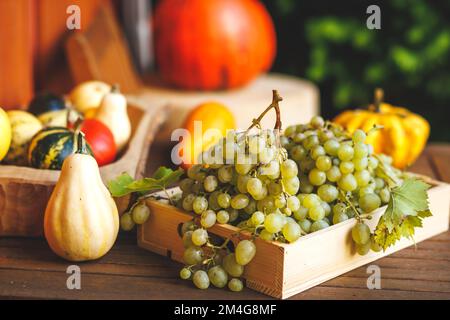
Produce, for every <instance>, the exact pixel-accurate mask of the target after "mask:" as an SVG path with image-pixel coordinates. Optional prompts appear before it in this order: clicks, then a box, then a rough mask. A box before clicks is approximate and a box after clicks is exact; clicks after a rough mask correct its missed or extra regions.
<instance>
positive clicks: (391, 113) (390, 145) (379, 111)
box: [333, 89, 430, 169]
mask: <svg viewBox="0 0 450 320" xmlns="http://www.w3.org/2000/svg"><path fill="white" fill-rule="evenodd" d="M382 99H383V91H382V90H381V89H377V90H376V92H375V103H374V104H373V105H370V106H369V108H368V109H367V110H365V109H357V110H349V111H344V112H343V113H341V114H340V115H338V116H337V117H336V118H335V119H334V120H333V121H334V122H335V123H338V124H340V125H342V126H343V127H344V128H346V129H347V130H348V131H349V132H350V133H352V132H353V131H355V130H356V129H358V128H359V129H363V130H364V131H366V132H367V131H369V130H370V129H372V128H373V127H374V126H375V125H377V126H380V129H377V130H374V131H373V132H371V133H370V134H369V135H368V137H367V140H366V142H367V143H370V144H371V145H372V146H373V148H374V151H375V152H376V153H385V154H387V155H390V156H391V157H392V160H393V165H394V166H395V167H397V168H400V169H403V168H405V167H407V166H409V165H411V164H412V163H413V162H414V161H415V160H416V159H417V157H418V156H419V155H420V153H421V152H422V150H423V148H424V147H425V144H426V142H427V140H428V136H429V134H430V125H429V123H428V122H427V121H426V120H425V119H424V118H422V117H421V116H419V115H417V114H415V113H412V112H410V111H409V110H407V109H406V108H402V107H395V106H392V105H390V104H387V103H382Z"/></svg>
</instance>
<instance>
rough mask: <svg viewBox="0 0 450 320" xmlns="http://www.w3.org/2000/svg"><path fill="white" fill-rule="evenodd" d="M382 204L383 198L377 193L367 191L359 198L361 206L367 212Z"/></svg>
mask: <svg viewBox="0 0 450 320" xmlns="http://www.w3.org/2000/svg"><path fill="white" fill-rule="evenodd" d="M380 205H381V199H380V197H379V196H377V195H376V194H375V193H367V194H365V195H363V196H362V197H360V198H359V207H360V208H361V210H362V211H364V212H366V213H369V212H372V211H373V210H375V209H378V208H379V207H380Z"/></svg>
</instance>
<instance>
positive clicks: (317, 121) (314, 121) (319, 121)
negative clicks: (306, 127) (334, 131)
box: [309, 116, 325, 129]
mask: <svg viewBox="0 0 450 320" xmlns="http://www.w3.org/2000/svg"><path fill="white" fill-rule="evenodd" d="M309 123H310V124H311V126H312V127H313V128H316V129H318V128H321V127H323V126H324V125H325V121H324V120H323V118H322V117H321V116H314V117H312V118H311V121H310V122H309Z"/></svg>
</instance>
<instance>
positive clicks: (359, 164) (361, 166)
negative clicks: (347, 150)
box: [352, 157, 369, 171]
mask: <svg viewBox="0 0 450 320" xmlns="http://www.w3.org/2000/svg"><path fill="white" fill-rule="evenodd" d="M352 162H353V165H354V166H355V170H356V171H361V170H365V169H366V168H367V166H368V165H369V160H368V159H367V157H363V158H355V159H353V160H352Z"/></svg>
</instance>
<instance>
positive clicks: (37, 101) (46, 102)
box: [28, 93, 66, 116]
mask: <svg viewBox="0 0 450 320" xmlns="http://www.w3.org/2000/svg"><path fill="white" fill-rule="evenodd" d="M65 108H66V103H65V101H64V99H63V98H62V97H60V96H57V95H54V94H52V93H44V94H40V95H37V96H36V97H34V99H33V100H31V102H30V105H29V106H28V111H29V112H30V113H32V114H34V115H35V116H39V115H41V114H43V113H46V112H49V111H57V110H63V109H65Z"/></svg>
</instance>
